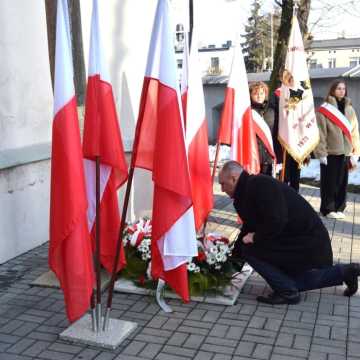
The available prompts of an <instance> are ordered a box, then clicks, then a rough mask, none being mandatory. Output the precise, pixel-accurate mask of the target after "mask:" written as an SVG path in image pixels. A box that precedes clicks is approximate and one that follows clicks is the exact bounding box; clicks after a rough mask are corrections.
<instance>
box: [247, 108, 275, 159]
mask: <svg viewBox="0 0 360 360" xmlns="http://www.w3.org/2000/svg"><path fill="white" fill-rule="evenodd" d="M252 118H253V120H254V122H256V124H257V125H258V126H259V128H260V129H261V130H262V131H263V133H264V135H265V136H266V139H267V142H268V143H269V145H270V147H271V151H272V152H273V153H274V145H273V139H272V135H271V131H270V128H269V125H268V124H267V123H266V122H265V120H264V118H263V117H262V116H261V115H260V114H259V113H258V112H257V111H256V110H252Z"/></svg>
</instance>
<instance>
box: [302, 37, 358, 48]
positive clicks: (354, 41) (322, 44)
mask: <svg viewBox="0 0 360 360" xmlns="http://www.w3.org/2000/svg"><path fill="white" fill-rule="evenodd" d="M309 48H310V49H311V50H318V49H319V50H321V49H324V50H328V49H347V48H360V38H348V39H347V38H339V39H326V40H313V41H312V42H311V43H310V46H309Z"/></svg>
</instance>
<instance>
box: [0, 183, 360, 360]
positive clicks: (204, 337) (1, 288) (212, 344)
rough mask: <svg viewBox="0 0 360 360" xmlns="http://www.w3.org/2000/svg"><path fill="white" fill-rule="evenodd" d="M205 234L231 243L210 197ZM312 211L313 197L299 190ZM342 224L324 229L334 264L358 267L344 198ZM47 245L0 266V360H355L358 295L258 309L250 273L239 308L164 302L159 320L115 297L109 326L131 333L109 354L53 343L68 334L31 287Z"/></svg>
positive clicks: (311, 295) (359, 204)
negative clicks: (167, 308)
mask: <svg viewBox="0 0 360 360" xmlns="http://www.w3.org/2000/svg"><path fill="white" fill-rule="evenodd" d="M216 191H217V192H216V195H215V197H216V209H215V210H214V212H213V213H212V215H211V218H210V223H209V229H208V230H209V231H210V230H211V231H212V230H214V231H219V232H223V233H225V234H226V235H227V236H230V237H235V236H236V234H237V232H238V230H237V229H238V224H237V222H236V219H237V218H236V215H235V213H234V211H233V208H232V205H231V202H230V200H229V199H228V198H227V197H226V196H224V195H221V194H220V193H219V189H218V187H217V188H216ZM301 193H302V195H303V196H305V197H306V199H308V201H309V202H310V203H311V204H312V205H313V206H314V208H315V209H318V208H319V190H318V189H316V188H313V187H309V186H302V188H301ZM346 215H347V216H346V219H345V220H343V221H335V220H324V222H325V224H326V226H327V228H328V229H329V232H330V233H331V237H332V246H333V250H334V261H336V262H349V261H355V262H356V261H358V262H359V261H360V196H359V195H354V194H349V197H348V206H347V209H346ZM47 251H48V247H47V244H46V245H43V246H40V247H38V248H36V249H34V250H32V251H30V252H28V253H26V254H24V255H21V256H19V257H17V258H15V259H13V260H11V261H9V262H7V263H5V264H3V265H0V360H31V359H49V360H71V359H84V360H90V359H96V360H110V359H118V360H135V359H140V360H141V359H155V360H186V359H195V360H227V359H229V360H230V359H232V360H245V359H272V360H288V359H311V360H341V359H349V360H355V359H360V293H358V294H356V295H355V296H354V297H352V298H350V299H348V298H345V297H343V296H342V291H343V289H344V287H343V286H338V287H336V288H327V289H322V290H316V291H310V292H307V293H304V294H302V300H303V301H302V302H301V303H300V304H298V305H290V306H267V305H261V304H258V303H257V302H256V300H255V297H256V296H257V295H259V294H264V293H267V292H269V291H270V290H269V288H268V287H267V286H266V284H265V282H264V281H263V280H262V279H261V278H260V277H259V276H258V275H257V274H256V273H254V274H253V275H252V276H251V277H250V278H249V280H248V282H247V283H246V285H245V286H244V288H243V291H242V292H241V294H240V297H239V299H238V301H237V303H236V305H234V306H231V307H227V306H221V305H209V304H202V303H195V302H190V303H189V304H182V303H181V302H180V301H178V300H171V301H169V304H170V305H171V306H172V308H173V310H174V313H171V314H166V313H163V312H162V311H161V310H160V309H159V307H158V306H157V304H156V303H155V300H154V299H153V298H152V297H148V296H140V295H128V294H118V293H117V294H115V298H114V306H113V311H112V316H113V317H116V318H121V319H123V320H130V321H135V322H137V323H138V328H137V330H136V332H135V333H133V334H132V335H131V336H130V337H129V338H128V339H127V340H125V341H124V342H123V343H122V344H121V346H120V347H119V348H117V349H116V350H114V351H109V350H103V349H101V348H95V347H91V346H83V345H78V344H76V345H75V344H71V343H67V342H63V341H60V340H59V339H58V334H59V333H60V332H62V331H63V330H64V329H65V328H66V327H67V326H68V321H67V319H66V317H65V314H64V303H63V296H62V292H61V291H60V290H56V289H49V288H40V287H31V286H30V285H29V284H30V283H31V282H32V281H33V280H34V279H35V278H37V277H38V276H39V275H41V274H42V273H43V272H45V271H47V270H48V266H47Z"/></svg>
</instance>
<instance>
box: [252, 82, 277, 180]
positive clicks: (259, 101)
mask: <svg viewBox="0 0 360 360" xmlns="http://www.w3.org/2000/svg"><path fill="white" fill-rule="evenodd" d="M249 92H250V100H251V109H252V113H253V120H254V124H255V131H256V139H257V145H258V149H259V159H260V173H261V174H264V175H269V176H272V175H273V171H274V170H275V169H274V165H275V164H274V162H275V158H276V156H275V152H274V147H273V138H272V130H273V127H274V110H273V109H272V108H270V107H268V95H269V88H268V86H267V85H266V84H265V83H264V82H262V81H256V82H252V83H250V84H249Z"/></svg>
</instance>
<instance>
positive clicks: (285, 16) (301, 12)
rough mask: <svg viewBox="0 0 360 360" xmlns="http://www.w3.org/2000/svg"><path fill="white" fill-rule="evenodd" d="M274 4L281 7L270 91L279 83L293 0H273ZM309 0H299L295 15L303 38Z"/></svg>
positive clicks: (289, 28) (307, 34)
mask: <svg viewBox="0 0 360 360" xmlns="http://www.w3.org/2000/svg"><path fill="white" fill-rule="evenodd" d="M274 1H275V4H277V5H278V6H280V7H281V9H282V11H281V22H280V28H279V35H278V41H277V44H276V49H275V54H274V67H273V71H272V73H271V77H270V91H271V92H273V91H274V90H275V88H276V87H277V85H278V84H279V73H280V71H281V69H282V67H283V64H284V63H285V57H286V50H287V46H288V42H289V37H290V30H291V19H292V16H293V10H294V0H282V1H280V0H274ZM310 3H311V0H300V1H299V9H298V12H297V17H298V20H299V24H300V28H301V32H302V34H303V37H304V38H305V40H307V38H308V37H309V33H308V28H307V22H308V18H309V13H310Z"/></svg>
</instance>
